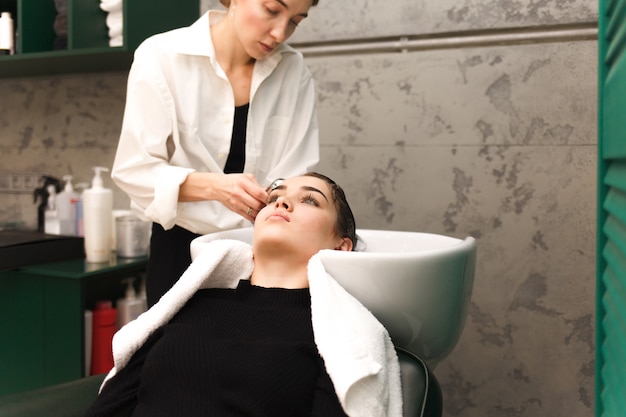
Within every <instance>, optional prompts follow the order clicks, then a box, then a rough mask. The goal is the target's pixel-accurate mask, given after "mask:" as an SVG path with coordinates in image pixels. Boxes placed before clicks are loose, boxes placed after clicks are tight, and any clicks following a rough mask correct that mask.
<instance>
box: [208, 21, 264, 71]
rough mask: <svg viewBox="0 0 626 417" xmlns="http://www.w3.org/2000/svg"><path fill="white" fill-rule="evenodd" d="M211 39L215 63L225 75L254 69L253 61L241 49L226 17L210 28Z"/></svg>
mask: <svg viewBox="0 0 626 417" xmlns="http://www.w3.org/2000/svg"><path fill="white" fill-rule="evenodd" d="M211 38H212V39H213V48H214V49H215V55H216V58H217V61H218V62H219V63H220V65H221V67H222V69H223V70H224V71H225V72H226V73H227V74H230V73H236V72H239V71H241V70H242V69H244V68H249V67H254V63H255V60H254V58H252V57H251V56H250V55H248V53H247V52H246V50H245V49H244V48H243V46H242V45H241V43H240V42H239V40H238V39H237V36H236V34H235V30H234V28H233V25H232V23H231V22H230V21H229V17H228V16H224V18H223V19H222V20H220V21H219V22H217V23H215V24H214V25H212V26H211Z"/></svg>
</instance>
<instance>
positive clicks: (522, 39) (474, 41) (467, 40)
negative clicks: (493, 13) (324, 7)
mask: <svg viewBox="0 0 626 417" xmlns="http://www.w3.org/2000/svg"><path fill="white" fill-rule="evenodd" d="M597 37H598V29H597V28H576V29H559V30H544V31H528V32H516V33H496V34H483V35H469V36H451V37H441V38H429V39H409V38H407V37H401V38H399V39H398V40H392V41H389V40H385V41H379V42H376V41H374V42H364V43H345V44H333V45H317V46H315V45H311V46H307V45H306V44H301V46H299V45H292V46H293V47H294V48H296V49H297V50H298V51H300V52H302V54H304V55H305V56H311V55H338V54H341V55H344V54H355V53H383V52H408V51H419V50H426V49H449V48H467V47H473V46H485V45H505V44H523V43H543V42H567V41H577V40H593V39H597Z"/></svg>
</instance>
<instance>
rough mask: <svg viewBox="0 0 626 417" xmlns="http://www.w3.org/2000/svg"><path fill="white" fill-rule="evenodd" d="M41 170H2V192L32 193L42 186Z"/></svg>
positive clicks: (0, 188) (0, 187)
mask: <svg viewBox="0 0 626 417" xmlns="http://www.w3.org/2000/svg"><path fill="white" fill-rule="evenodd" d="M43 175H44V174H43V173H41V172H0V193H3V194H32V193H33V191H35V189H36V188H37V187H39V186H40V184H39V180H40V178H41V177H42V176H43Z"/></svg>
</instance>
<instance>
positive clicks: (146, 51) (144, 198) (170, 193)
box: [112, 11, 319, 234]
mask: <svg viewBox="0 0 626 417" xmlns="http://www.w3.org/2000/svg"><path fill="white" fill-rule="evenodd" d="M224 15H225V14H224V13H222V12H218V11H210V12H208V13H207V14H205V15H204V16H202V17H201V18H200V19H199V20H198V21H196V22H195V23H194V24H193V25H191V26H189V27H186V28H181V29H175V30H173V31H170V32H166V33H163V34H159V35H155V36H152V37H150V38H148V39H147V40H146V41H144V42H143V43H142V44H141V45H140V46H139V47H138V48H137V50H136V51H135V59H134V62H133V65H132V67H131V70H130V73H129V78H128V90H127V98H126V100H127V101H126V109H125V112H124V121H123V125H122V132H121V136H120V142H119V145H118V149H117V154H116V156H115V162H114V165H113V170H112V178H113V180H114V181H115V183H116V184H117V185H118V186H119V187H120V188H121V189H122V190H123V191H124V192H126V193H127V194H128V195H129V196H130V198H131V207H132V209H133V210H134V211H135V212H136V213H137V214H139V215H140V216H141V217H142V218H144V219H147V220H151V221H154V222H156V223H159V224H161V225H162V226H163V227H164V228H165V229H170V228H172V227H173V226H174V225H175V224H177V225H179V226H182V227H184V228H186V229H188V230H191V231H192V232H195V233H199V234H206V233H212V232H216V231H220V230H226V229H232V228H238V227H243V226H245V225H246V224H245V223H246V221H245V220H244V219H243V218H242V217H241V216H240V215H238V214H235V213H233V212H231V211H230V210H228V209H226V208H225V207H224V206H223V205H222V204H221V203H218V202H216V201H204V202H195V203H179V202H178V190H179V186H180V184H182V183H183V182H184V181H185V179H186V177H187V176H188V175H189V174H190V173H192V172H194V171H199V172H215V173H221V172H223V168H224V166H225V164H226V159H227V157H228V153H229V150H230V142H231V136H232V130H233V121H234V105H235V104H234V96H233V92H232V88H231V86H230V83H229V81H228V79H227V77H226V75H225V73H224V71H223V70H222V68H221V67H220V65H219V64H218V62H217V60H216V59H215V51H214V49H213V42H212V40H211V31H210V27H209V21H210V23H211V24H214V23H215V22H217V21H219V20H220V19H222V18H223V17H224ZM318 130H319V129H318V124H317V115H316V110H315V87H314V83H313V78H312V75H311V73H310V71H309V70H308V68H307V67H306V66H305V64H304V60H303V58H302V55H301V54H300V53H299V52H297V51H295V50H294V49H292V48H290V47H289V46H287V45H284V44H283V45H281V46H280V47H279V48H278V49H277V50H276V51H274V52H273V53H272V54H271V55H269V56H267V57H266V58H264V59H262V60H260V61H257V62H256V64H255V67H254V73H253V76H252V86H251V92H250V108H249V111H248V125H247V130H246V159H245V168H244V172H246V173H252V174H254V175H255V177H256V178H257V180H258V181H259V183H260V184H261V185H262V186H267V185H269V184H270V183H271V181H273V180H274V179H276V178H278V177H285V178H286V177H292V176H296V175H300V174H302V173H304V172H306V171H310V170H314V169H315V166H316V165H317V163H318V160H319V139H318V133H319V132H318Z"/></svg>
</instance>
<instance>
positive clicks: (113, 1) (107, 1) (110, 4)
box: [100, 0, 124, 12]
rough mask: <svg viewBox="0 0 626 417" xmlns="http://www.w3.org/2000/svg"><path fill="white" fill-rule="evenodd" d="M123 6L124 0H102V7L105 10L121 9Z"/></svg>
mask: <svg viewBox="0 0 626 417" xmlns="http://www.w3.org/2000/svg"><path fill="white" fill-rule="evenodd" d="M123 6H124V4H123V1H122V0H100V8H101V9H102V10H104V11H105V12H114V11H121V10H122V9H123Z"/></svg>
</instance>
